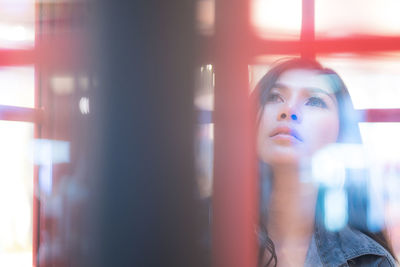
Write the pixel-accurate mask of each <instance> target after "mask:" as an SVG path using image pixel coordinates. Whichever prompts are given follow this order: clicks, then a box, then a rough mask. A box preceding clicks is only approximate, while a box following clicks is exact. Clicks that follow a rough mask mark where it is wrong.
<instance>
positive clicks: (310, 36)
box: [300, 0, 315, 59]
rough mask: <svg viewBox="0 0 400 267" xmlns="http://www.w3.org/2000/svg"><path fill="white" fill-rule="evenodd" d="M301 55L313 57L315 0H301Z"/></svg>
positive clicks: (308, 57)
mask: <svg viewBox="0 0 400 267" xmlns="http://www.w3.org/2000/svg"><path fill="white" fill-rule="evenodd" d="M300 39H301V45H302V50H301V57H303V58H307V59H315V48H314V40H315V0H302V18H301V37H300Z"/></svg>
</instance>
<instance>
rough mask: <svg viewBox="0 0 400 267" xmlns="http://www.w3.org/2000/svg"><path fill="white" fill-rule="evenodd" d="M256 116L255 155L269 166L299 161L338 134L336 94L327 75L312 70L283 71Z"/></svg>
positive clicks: (308, 156) (334, 138)
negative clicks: (258, 118) (257, 122)
mask: <svg viewBox="0 0 400 267" xmlns="http://www.w3.org/2000/svg"><path fill="white" fill-rule="evenodd" d="M259 115H260V116H261V119H260V126H259V129H258V137H257V145H258V154H259V157H260V158H261V160H263V161H264V162H266V163H268V164H270V165H271V166H274V165H279V164H288V163H289V164H293V163H294V164H298V163H300V160H303V159H309V158H310V157H311V156H312V155H313V154H314V152H316V151H317V150H318V149H320V148H322V147H323V146H325V145H327V144H329V143H333V142H336V140H337V137H338V133H339V116H338V104H337V100H336V97H335V95H334V92H333V89H332V88H331V86H330V85H329V83H328V82H327V78H326V77H324V76H323V74H318V73H317V72H316V71H314V70H304V69H293V70H288V71H285V72H284V73H282V75H281V76H280V77H279V78H278V80H277V81H276V83H275V86H274V87H273V88H272V89H271V91H270V92H269V94H268V96H267V102H266V104H265V106H264V110H263V111H262V114H259Z"/></svg>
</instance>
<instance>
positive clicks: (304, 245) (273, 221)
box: [267, 166, 317, 266]
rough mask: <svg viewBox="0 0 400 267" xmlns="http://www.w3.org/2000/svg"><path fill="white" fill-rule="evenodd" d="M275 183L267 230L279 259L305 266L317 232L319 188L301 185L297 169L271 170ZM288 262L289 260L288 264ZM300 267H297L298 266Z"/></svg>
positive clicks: (290, 167) (306, 183) (292, 167)
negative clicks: (312, 240)
mask: <svg viewBox="0 0 400 267" xmlns="http://www.w3.org/2000/svg"><path fill="white" fill-rule="evenodd" d="M272 173H273V183H272V186H273V188H272V192H271V197H270V200H269V210H268V221H267V229H268V235H269V236H270V238H271V239H272V240H273V241H274V244H275V247H276V251H277V254H278V260H279V258H280V262H281V263H283V262H285V264H284V265H287V266H290V264H289V262H287V261H289V260H291V261H293V262H296V263H297V264H298V263H299V262H301V264H299V266H300V265H302V264H303V263H304V260H305V257H306V253H307V249H308V245H309V243H310V240H311V236H312V234H313V231H314V218H315V204H316V199H317V188H316V187H315V185H314V184H312V183H310V182H302V181H301V176H300V174H301V173H302V172H301V170H300V168H299V167H298V166H279V167H276V168H273V169H272ZM286 260H287V261H286ZM296 266H297V265H296Z"/></svg>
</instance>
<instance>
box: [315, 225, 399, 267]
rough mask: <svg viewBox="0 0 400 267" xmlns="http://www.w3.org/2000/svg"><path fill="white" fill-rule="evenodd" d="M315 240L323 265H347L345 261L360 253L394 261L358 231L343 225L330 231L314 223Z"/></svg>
mask: <svg viewBox="0 0 400 267" xmlns="http://www.w3.org/2000/svg"><path fill="white" fill-rule="evenodd" d="M314 234H315V242H316V246H317V250H318V253H319V256H320V258H321V261H322V263H323V264H324V266H348V265H347V261H348V260H351V259H354V258H357V257H359V256H362V255H377V256H382V257H386V258H388V259H389V261H390V263H391V264H392V266H395V261H394V259H393V257H392V256H391V255H390V253H389V252H387V251H386V249H384V248H383V247H382V246H381V245H380V244H378V243H377V242H375V241H374V240H373V239H371V238H370V237H368V236H367V235H365V234H363V233H361V232H360V231H358V230H356V229H353V228H350V227H349V226H346V227H344V228H343V229H342V230H340V231H338V232H331V231H328V230H327V229H325V227H323V226H322V225H320V224H318V223H316V225H315V233H314Z"/></svg>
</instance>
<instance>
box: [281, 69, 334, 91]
mask: <svg viewBox="0 0 400 267" xmlns="http://www.w3.org/2000/svg"><path fill="white" fill-rule="evenodd" d="M326 75H327V74H322V73H320V72H319V71H317V70H308V69H292V70H287V71H285V72H283V73H282V74H281V75H280V76H279V78H278V79H277V81H276V82H275V84H276V85H280V86H282V87H284V88H287V89H292V90H294V89H308V88H309V89H320V90H322V91H325V92H326V93H329V94H334V89H333V88H332V86H331V84H330V83H329V79H328V77H326Z"/></svg>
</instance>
